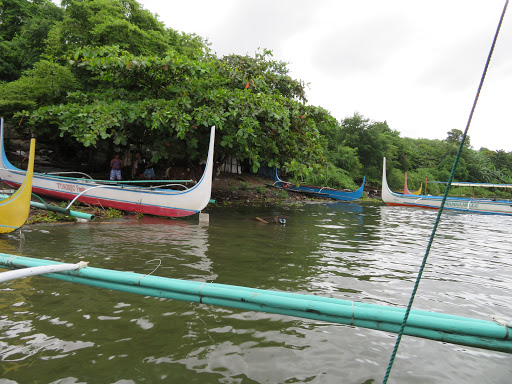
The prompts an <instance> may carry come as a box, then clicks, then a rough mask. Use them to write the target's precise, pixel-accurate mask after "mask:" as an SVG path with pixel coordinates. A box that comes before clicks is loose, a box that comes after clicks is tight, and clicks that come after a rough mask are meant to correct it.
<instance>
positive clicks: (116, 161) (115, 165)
mask: <svg viewBox="0 0 512 384" xmlns="http://www.w3.org/2000/svg"><path fill="white" fill-rule="evenodd" d="M122 167H123V162H122V161H121V159H120V158H119V153H116V154H115V156H114V158H113V159H112V160H110V168H111V169H110V180H122V177H121V168H122Z"/></svg>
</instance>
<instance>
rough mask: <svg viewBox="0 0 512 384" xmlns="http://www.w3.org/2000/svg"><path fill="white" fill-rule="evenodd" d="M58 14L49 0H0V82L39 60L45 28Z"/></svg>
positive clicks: (43, 43) (46, 34)
mask: <svg viewBox="0 0 512 384" xmlns="http://www.w3.org/2000/svg"><path fill="white" fill-rule="evenodd" d="M62 15H63V10H62V9H61V8H59V7H58V6H57V5H55V4H53V3H52V2H51V1H50V0H34V1H27V0H2V1H0V25H1V26H2V28H0V82H1V81H13V80H16V79H18V78H19V76H20V75H21V73H22V71H24V70H26V69H29V68H31V67H32V65H33V64H34V63H36V62H37V61H39V59H40V57H41V54H42V53H43V51H44V47H45V41H46V38H47V36H48V31H49V30H50V29H51V27H52V26H53V24H54V23H56V22H57V21H59V20H61V19H62Z"/></svg>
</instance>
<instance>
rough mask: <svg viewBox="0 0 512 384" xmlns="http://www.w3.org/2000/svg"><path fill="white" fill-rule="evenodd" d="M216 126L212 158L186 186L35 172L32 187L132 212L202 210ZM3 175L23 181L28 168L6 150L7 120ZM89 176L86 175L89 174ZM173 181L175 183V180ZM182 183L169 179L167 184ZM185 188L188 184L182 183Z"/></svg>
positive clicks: (0, 145) (0, 144)
mask: <svg viewBox="0 0 512 384" xmlns="http://www.w3.org/2000/svg"><path fill="white" fill-rule="evenodd" d="M214 143H215V127H212V129H211V134H210V144H209V150H208V159H207V161H206V167H205V170H204V173H203V176H202V177H201V179H200V180H199V182H198V183H197V184H196V185H194V186H192V187H191V188H187V189H183V190H174V189H166V188H163V187H141V186H134V185H128V183H126V182H125V183H119V182H117V183H115V182H109V181H108V180H93V179H91V178H89V179H87V178H74V177H64V176H59V175H54V174H47V173H34V176H33V182H32V183H33V186H32V190H33V192H34V193H36V194H40V195H44V196H50V197H53V198H57V199H62V200H71V203H70V204H69V205H68V207H67V208H69V206H70V205H71V204H72V203H73V202H75V201H80V202H83V203H87V204H91V205H96V206H101V207H110V208H115V209H119V210H123V211H128V212H137V213H144V214H149V215H157V216H172V217H182V216H189V215H193V214H196V213H199V212H200V211H201V210H202V209H204V208H205V207H206V205H207V204H208V203H209V201H210V196H211V189H212V170H213V151H214ZM0 151H1V155H0V177H1V178H2V180H3V181H4V182H5V183H7V184H8V185H10V186H13V187H17V186H19V185H21V184H22V182H23V179H24V177H25V175H26V172H25V171H23V170H21V169H18V168H16V167H14V166H13V165H12V164H11V163H10V162H9V160H7V156H6V154H5V149H4V129H3V120H2V123H1V132H0ZM85 176H86V175H85ZM171 183H172V184H171ZM176 185H178V186H180V185H179V184H174V183H173V181H171V180H169V185H167V186H176ZM181 187H182V188H185V187H184V186H182V185H181Z"/></svg>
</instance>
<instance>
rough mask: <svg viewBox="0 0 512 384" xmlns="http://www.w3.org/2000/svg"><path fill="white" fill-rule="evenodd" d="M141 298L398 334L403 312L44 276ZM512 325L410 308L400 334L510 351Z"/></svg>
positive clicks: (104, 276) (137, 278)
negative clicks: (274, 315) (147, 297)
mask: <svg viewBox="0 0 512 384" xmlns="http://www.w3.org/2000/svg"><path fill="white" fill-rule="evenodd" d="M59 264H63V263H59V262H56V261H52V260H41V259H33V258H29V257H23V256H16V255H9V254H2V253H0V266H4V267H6V268H10V269H20V268H30V267H39V266H43V265H59ZM44 276H47V277H51V278H54V279H58V280H64V281H69V282H74V283H80V284H85V285H90V286H95V287H99V288H106V289H112V290H116V291H123V292H128V293H137V294H140V295H145V296H154V297H163V298H167V299H173V300H181V301H189V302H195V303H202V304H210V305H219V306H225V307H231V308H238V309H246V310H250V311H259V312H269V313H277V314H282V315H287V316H294V317H302V318H307V319H314V320H319V321H325V322H329V323H338V324H345V325H351V326H357V327H363V328H369V329H376V330H381V331H386V332H393V333H398V332H399V330H400V325H401V323H402V321H403V318H404V314H405V309H403V308H396V307H388V306H384V305H375V304H366V303H358V302H353V301H347V300H341V299H334V298H330V297H322V296H314V295H303V294H296V293H287V292H277V291H267V290H262V289H253V288H247V287H240V286H232V285H223V284H215V283H205V282H198V281H187V280H178V279H171V278H165V277H159V276H152V275H143V274H138V273H132V272H122V271H114V270H109V269H100V268H93V267H85V268H82V269H80V270H76V271H69V272H62V273H51V274H47V275H44ZM511 328H512V322H511V323H508V324H507V323H506V322H504V321H499V320H494V321H486V320H479V319H472V318H467V317H461V316H454V315H449V314H440V313H435V312H428V311H421V310H413V311H411V314H410V316H409V318H408V321H407V325H406V327H405V334H407V335H410V336H416V337H422V338H426V339H432V340H438V341H443V342H449V343H454V344H460V345H466V346H471V347H477V348H483V349H490V350H495V351H501V352H506V353H512V335H510V331H511Z"/></svg>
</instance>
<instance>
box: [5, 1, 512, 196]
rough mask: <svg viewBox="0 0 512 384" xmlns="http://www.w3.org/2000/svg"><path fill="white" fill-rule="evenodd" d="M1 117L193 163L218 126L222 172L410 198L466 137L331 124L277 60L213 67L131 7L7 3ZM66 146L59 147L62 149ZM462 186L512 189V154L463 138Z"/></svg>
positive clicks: (441, 174)
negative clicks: (269, 170)
mask: <svg viewBox="0 0 512 384" xmlns="http://www.w3.org/2000/svg"><path fill="white" fill-rule="evenodd" d="M0 25H1V28H0V116H4V117H5V118H6V121H7V123H8V124H9V125H10V126H11V127H12V128H13V129H17V130H20V131H24V132H26V131H29V130H30V131H35V132H37V133H39V134H42V135H44V136H45V137H51V138H53V139H55V143H56V145H60V146H67V147H72V148H78V147H82V148H83V147H89V148H94V149H95V150H97V151H110V152H111V151H114V150H119V149H125V148H131V149H132V150H144V151H150V153H151V154H152V160H153V162H157V163H160V164H167V165H170V164H173V163H176V162H179V161H183V160H184V159H187V160H188V161H192V162H196V163H197V162H199V161H200V160H201V156H204V153H205V152H206V145H207V143H208V134H209V127H210V126H212V125H215V126H216V127H217V146H216V163H217V164H218V165H220V164H222V162H223V161H225V159H226V158H228V157H236V158H238V159H240V160H242V161H243V162H244V163H245V164H248V165H249V166H250V167H251V168H252V169H253V170H254V171H256V170H258V169H259V168H260V167H262V166H268V167H277V168H280V169H282V170H284V171H286V172H288V173H290V174H292V175H293V177H295V178H297V179H298V180H303V181H308V182H313V183H320V184H324V185H325V184H326V183H328V184H331V186H338V187H352V188H354V187H355V186H356V184H357V183H358V182H359V181H360V180H361V179H362V177H363V176H364V175H366V176H367V178H368V180H369V182H370V183H372V184H374V185H378V184H379V182H380V179H381V174H382V157H383V156H385V157H387V158H388V162H389V164H390V166H389V169H388V172H389V173H390V175H389V183H390V185H391V186H392V187H394V188H400V187H401V186H402V185H403V177H404V173H405V172H407V173H408V179H409V181H410V182H409V185H410V187H411V188H418V187H419V184H420V183H421V181H422V180H424V179H425V177H427V178H429V179H430V180H432V179H436V180H446V179H447V178H448V174H449V171H450V169H451V164H452V162H453V159H454V156H455V153H456V149H457V146H458V143H459V142H460V139H461V134H462V132H461V131H459V130H456V129H454V130H452V131H450V132H448V136H447V138H446V139H445V140H427V139H410V138H402V137H400V134H399V132H397V131H394V130H392V129H391V128H390V127H389V126H388V125H387V123H386V122H374V121H371V120H370V119H367V118H365V117H363V116H361V115H358V114H356V115H354V116H352V117H347V118H345V119H344V120H343V121H337V120H336V119H335V118H334V117H332V116H331V115H330V113H329V112H328V111H326V110H325V109H323V108H321V107H319V106H312V105H309V104H308V103H307V98H306V86H305V84H304V83H303V82H302V81H300V80H296V79H293V78H292V77H291V76H289V72H288V68H287V65H286V63H283V62H280V61H275V60H274V59H273V57H272V52H270V51H268V50H262V51H259V52H256V53H255V55H254V56H240V55H234V54H233V55H229V56H225V57H217V56H216V55H215V54H213V53H212V52H211V50H210V48H209V43H208V41H207V40H205V39H204V38H202V37H200V36H197V35H194V34H185V33H180V32H178V31H176V30H173V29H171V28H167V27H166V26H164V25H163V24H162V23H161V22H160V21H159V20H158V19H157V18H156V17H155V16H154V15H153V14H151V12H149V11H147V10H145V9H143V8H142V7H141V5H140V4H139V3H138V2H137V1H135V0H65V1H63V2H62V5H61V6H57V5H55V4H54V3H52V2H51V1H50V0H32V1H28V0H0ZM57 138H58V140H57ZM456 178H457V179H458V180H464V181H478V182H496V183H512V153H506V152H504V151H497V152H496V151H489V150H487V149H485V148H482V149H480V150H478V151H477V150H474V149H472V148H471V146H470V145H469V141H467V144H466V147H465V149H464V151H463V154H462V158H461V161H460V164H459V168H458V171H457V175H456Z"/></svg>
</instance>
